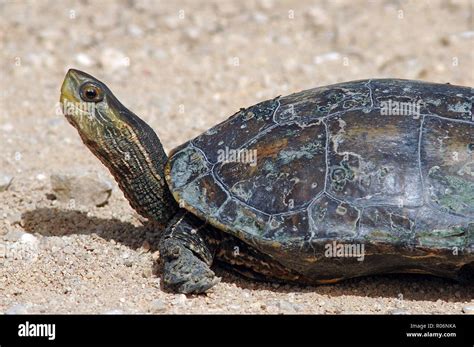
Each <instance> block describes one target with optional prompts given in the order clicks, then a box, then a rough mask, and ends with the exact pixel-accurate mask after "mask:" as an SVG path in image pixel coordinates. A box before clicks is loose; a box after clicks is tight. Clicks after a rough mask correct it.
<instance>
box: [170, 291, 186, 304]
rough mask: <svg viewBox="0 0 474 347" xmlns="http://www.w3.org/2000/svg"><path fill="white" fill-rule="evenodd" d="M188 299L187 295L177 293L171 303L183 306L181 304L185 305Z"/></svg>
mask: <svg viewBox="0 0 474 347" xmlns="http://www.w3.org/2000/svg"><path fill="white" fill-rule="evenodd" d="M186 300H188V299H187V298H186V295H184V294H177V295H176V297H175V298H174V299H173V301H171V303H172V304H173V305H176V306H181V305H184V304H185V303H186Z"/></svg>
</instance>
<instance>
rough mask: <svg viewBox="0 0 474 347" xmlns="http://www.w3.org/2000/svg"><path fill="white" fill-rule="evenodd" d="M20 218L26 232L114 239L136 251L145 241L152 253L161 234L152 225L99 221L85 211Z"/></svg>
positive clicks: (40, 213)
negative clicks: (92, 235)
mask: <svg viewBox="0 0 474 347" xmlns="http://www.w3.org/2000/svg"><path fill="white" fill-rule="evenodd" d="M21 219H22V226H23V229H24V230H25V231H26V232H29V233H37V234H40V235H42V236H46V237H48V236H68V235H77V234H82V235H91V234H96V235H97V236H99V237H101V238H103V239H104V240H107V241H111V240H114V241H115V242H118V243H120V244H123V245H125V246H127V247H129V248H131V249H138V248H140V247H141V246H142V245H143V243H144V242H145V241H147V242H148V243H149V245H150V251H151V252H154V251H156V250H157V249H158V241H159V236H160V234H161V231H162V230H158V229H157V228H156V225H153V224H151V223H150V224H147V225H140V226H136V225H133V224H132V223H129V222H124V221H121V220H119V219H117V218H108V219H104V218H98V217H94V216H89V215H88V214H87V213H86V212H82V211H77V210H63V209H59V208H37V209H35V210H30V211H26V212H24V213H23V214H22V215H21Z"/></svg>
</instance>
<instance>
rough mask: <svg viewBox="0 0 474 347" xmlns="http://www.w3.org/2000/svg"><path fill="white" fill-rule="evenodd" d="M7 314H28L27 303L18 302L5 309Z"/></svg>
mask: <svg viewBox="0 0 474 347" xmlns="http://www.w3.org/2000/svg"><path fill="white" fill-rule="evenodd" d="M5 314H28V308H27V305H24V304H16V305H13V306H11V307H10V308H8V309H7V310H6V311H5Z"/></svg>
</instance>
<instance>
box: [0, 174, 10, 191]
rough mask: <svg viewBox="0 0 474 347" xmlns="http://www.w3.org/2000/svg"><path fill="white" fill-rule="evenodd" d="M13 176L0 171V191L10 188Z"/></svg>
mask: <svg viewBox="0 0 474 347" xmlns="http://www.w3.org/2000/svg"><path fill="white" fill-rule="evenodd" d="M12 181H13V177H12V176H8V175H5V174H2V173H0V192H4V191H6V190H8V188H10V185H11V184H12Z"/></svg>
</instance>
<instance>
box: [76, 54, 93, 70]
mask: <svg viewBox="0 0 474 347" xmlns="http://www.w3.org/2000/svg"><path fill="white" fill-rule="evenodd" d="M76 62H77V63H78V64H79V65H82V66H85V67H90V66H92V65H94V60H92V58H91V57H89V56H88V55H87V54H85V53H79V54H77V55H76Z"/></svg>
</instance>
